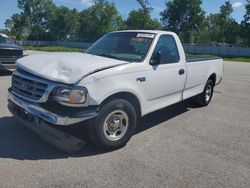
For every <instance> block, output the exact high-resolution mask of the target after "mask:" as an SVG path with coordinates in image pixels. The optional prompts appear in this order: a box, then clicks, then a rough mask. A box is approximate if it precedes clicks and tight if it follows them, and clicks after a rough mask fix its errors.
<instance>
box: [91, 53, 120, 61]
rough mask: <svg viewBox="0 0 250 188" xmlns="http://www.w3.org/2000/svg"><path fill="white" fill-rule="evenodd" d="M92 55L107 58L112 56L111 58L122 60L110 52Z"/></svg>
mask: <svg viewBox="0 0 250 188" xmlns="http://www.w3.org/2000/svg"><path fill="white" fill-rule="evenodd" d="M94 55H98V56H102V57H107V58H113V59H118V60H122V59H121V58H118V57H116V56H113V55H111V54H94Z"/></svg>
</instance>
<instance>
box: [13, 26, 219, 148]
mask: <svg viewBox="0 0 250 188" xmlns="http://www.w3.org/2000/svg"><path fill="white" fill-rule="evenodd" d="M16 65H17V70H16V71H15V72H14V73H13V77H12V87H11V88H10V89H9V94H8V101H9V105H8V107H9V109H10V111H11V112H12V113H13V114H14V116H15V117H17V118H18V119H19V120H20V119H21V120H22V122H24V123H25V124H26V125H29V126H32V127H33V128H34V127H38V128H39V127H41V126H42V125H49V126H50V127H51V126H52V127H53V126H54V127H58V126H59V125H60V126H69V125H73V124H82V125H84V124H86V123H83V122H85V121H86V120H88V121H87V122H88V123H87V130H88V135H89V137H90V140H91V142H93V143H94V144H95V145H96V146H97V147H99V148H101V149H105V150H112V149H116V148H120V147H122V146H124V145H125V144H126V143H127V142H128V141H129V139H130V138H131V136H132V135H133V133H134V131H135V128H136V124H137V120H138V119H139V118H140V117H142V116H145V115H146V114H149V113H151V112H154V111H156V110H159V109H162V108H165V107H167V106H169V105H172V104H175V103H178V102H181V101H183V100H186V99H188V98H191V97H194V96H195V99H196V100H197V101H198V102H199V104H200V105H201V106H206V105H208V104H209V102H210V101H211V98H212V96H213V89H214V86H216V85H217V84H219V83H220V82H221V80H222V74H223V60H222V59H195V58H194V59H188V58H186V56H185V53H184V50H183V47H182V44H181V41H180V40H179V38H178V36H177V35H176V34H175V33H172V32H165V31H149V30H137V31H134V30H133V31H119V32H112V33H108V34H106V35H105V36H103V37H102V38H101V39H99V40H98V41H97V42H96V43H94V44H93V45H92V46H91V47H90V48H89V49H88V50H87V51H86V53H46V54H40V55H31V56H27V57H24V58H21V59H19V60H17V62H16ZM41 122H42V123H41Z"/></svg>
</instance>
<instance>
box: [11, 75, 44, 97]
mask: <svg viewBox="0 0 250 188" xmlns="http://www.w3.org/2000/svg"><path fill="white" fill-rule="evenodd" d="M47 87H48V85H47V84H45V83H41V82H38V81H35V80H32V79H28V78H24V77H22V76H19V75H16V74H13V76H12V90H13V91H14V92H15V93H16V94H18V95H20V96H21V97H24V98H27V99H31V100H35V101H39V100H40V99H41V98H42V96H43V95H44V93H45V91H46V89H47Z"/></svg>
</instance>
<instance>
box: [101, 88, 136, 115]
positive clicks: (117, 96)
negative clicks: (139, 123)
mask: <svg viewBox="0 0 250 188" xmlns="http://www.w3.org/2000/svg"><path fill="white" fill-rule="evenodd" d="M114 99H124V100H126V101H128V102H129V103H130V104H131V105H132V106H133V107H134V108H135V111H136V113H137V115H138V117H140V116H141V104H140V102H139V100H138V98H137V97H136V96H135V95H134V94H132V93H128V92H120V93H116V94H114V95H111V96H109V97H108V98H106V99H105V100H104V101H103V102H102V103H101V106H103V105H105V104H107V103H108V102H110V101H112V100H114Z"/></svg>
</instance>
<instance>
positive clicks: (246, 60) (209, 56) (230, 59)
mask: <svg viewBox="0 0 250 188" xmlns="http://www.w3.org/2000/svg"><path fill="white" fill-rule="evenodd" d="M186 55H187V56H192V57H201V58H203V57H204V58H214V57H215V58H216V57H217V58H218V57H219V56H216V55H208V54H201V55H192V54H186ZM224 61H236V62H245V63H250V57H225V58H224Z"/></svg>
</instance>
